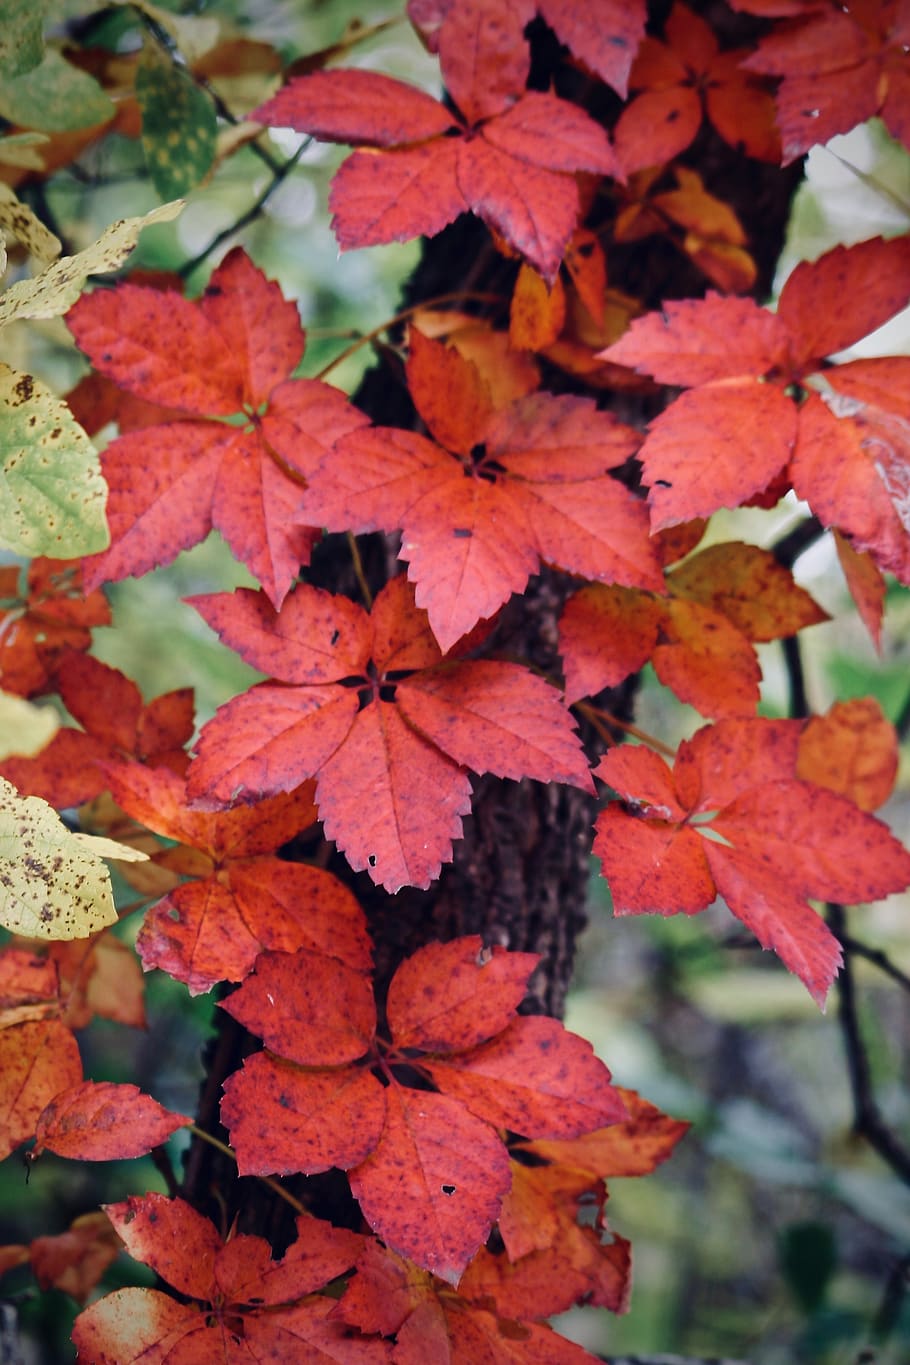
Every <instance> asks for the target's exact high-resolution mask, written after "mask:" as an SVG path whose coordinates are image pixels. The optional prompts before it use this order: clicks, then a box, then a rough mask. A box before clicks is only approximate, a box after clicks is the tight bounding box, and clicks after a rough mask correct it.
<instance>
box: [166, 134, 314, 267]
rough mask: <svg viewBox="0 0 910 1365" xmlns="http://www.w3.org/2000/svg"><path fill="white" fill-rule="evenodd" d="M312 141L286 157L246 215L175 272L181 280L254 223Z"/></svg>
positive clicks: (242, 215)
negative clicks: (223, 244)
mask: <svg viewBox="0 0 910 1365" xmlns="http://www.w3.org/2000/svg"><path fill="white" fill-rule="evenodd" d="M312 140H313V139H312V138H306V139H305V140H304V141H303V142H301V144H300V146H299V147H298V148H297V150H296V152H295V153H294V155H293V156H290V157H288V159H287V161H285V162H284V164H283V165H281V166H279V167H278V169H277V170H276V171H275V172H274V174H273V176H272V179H271V180H270V181H269V183H268V185H266V187H265V189H264V190H263V191H262V193H261V194H260V195H259V197H258V199H256V200H255V202H254V203H252V204H251V205H250V207H249V208H248V209H247V211H246V213H242V214H241V215H240V217H239V218H237V219H236V220H235V221H234V222H233V223H232V224H231V225H230V226H229V227H226V228H222V230H221V231H220V232H218V233H216V234H215V236H214V237H213V238H212V240H211V241H210V242H209V244H208V246H207V247H205V248H204V249H203V250H202V251H200V252H199V254H198V255H196V256H193V257H192V259H191V260H189V261H185V262H184V264H183V265H182V266H181V267H180V269H179V270H178V271H177V274H178V275H179V276H180V277H181V279H184V280H185V279H186V278H187V277H188V276H189V275H191V274H192V273H193V271H194V270H195V269H196V268H197V267H198V266H200V265H201V264H202V262H203V261H204V260H205V259H206V257H207V256H210V255H211V253H212V252H213V251H216V250H217V249H218V247H220V246H221V244H222V243H223V242H227V241H229V239H230V238H231V237H233V236H234V235H235V233H237V232H240V231H241V230H242V229H243V228H245V227H248V226H249V225H250V223H252V222H255V220H256V219H257V218H258V217H259V215H260V213H261V212H262V210H263V209H264V208H265V206H266V204H267V203H268V202H269V200H270V199H271V197H272V195H273V194H274V193H275V191H276V190H277V189H278V186H279V185H280V184H282V183H283V181H284V180H286V179H287V177H288V175H289V174H290V172H291V171H292V170H293V169H294V167H295V166H296V165H297V162H298V161H299V160H300V158H301V156H302V155H303V153H304V152H305V151H306V149H307V147H309V145H310V143H311V142H312Z"/></svg>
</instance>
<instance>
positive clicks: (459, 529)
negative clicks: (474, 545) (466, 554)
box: [452, 526, 474, 540]
mask: <svg viewBox="0 0 910 1365" xmlns="http://www.w3.org/2000/svg"><path fill="white" fill-rule="evenodd" d="M473 534H474V532H473V531H471V530H469V529H468V527H467V526H456V527H455V530H454V531H453V532H452V535H453V536H454V537H455V539H456V540H470V539H471V536H472V535H473Z"/></svg>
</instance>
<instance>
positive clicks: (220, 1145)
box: [187, 1123, 307, 1213]
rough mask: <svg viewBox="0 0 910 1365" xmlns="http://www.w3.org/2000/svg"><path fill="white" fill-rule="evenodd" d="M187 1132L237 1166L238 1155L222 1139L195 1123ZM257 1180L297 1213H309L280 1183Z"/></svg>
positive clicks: (266, 1177)
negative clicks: (228, 1158) (215, 1149)
mask: <svg viewBox="0 0 910 1365" xmlns="http://www.w3.org/2000/svg"><path fill="white" fill-rule="evenodd" d="M187 1130H188V1131H189V1132H190V1133H192V1134H193V1137H197V1138H200V1139H201V1140H202V1141H203V1142H207V1143H209V1144H210V1146H212V1147H215V1148H217V1149H218V1151H219V1152H221V1153H222V1154H223V1155H224V1156H226V1157H230V1159H231V1161H233V1162H234V1164H235V1165H236V1164H237V1156H236V1153H235V1152H233V1151H232V1150H231V1148H230V1147H229V1146H228V1145H227V1143H226V1142H222V1141H221V1139H220V1138H216V1137H213V1136H212V1134H211V1133H207V1132H206V1131H205V1129H204V1128H198V1127H197V1126H196V1124H195V1123H188V1124H187ZM257 1179H258V1180H261V1181H262V1184H263V1185H267V1186H268V1187H269V1189H270V1190H272V1192H273V1193H274V1194H277V1195H278V1197H279V1198H280V1199H283V1200H284V1202H285V1203H286V1204H290V1206H291V1208H292V1209H294V1211H295V1212H296V1213H306V1212H307V1210H306V1209H305V1208H304V1206H303V1205H302V1204H301V1202H300V1200H299V1199H295V1198H294V1196H293V1195H292V1194H291V1192H290V1190H286V1189H285V1188H284V1186H283V1185H282V1184H280V1182H279V1181H277V1180H275V1179H273V1178H272V1176H270V1175H260V1176H258V1177H257Z"/></svg>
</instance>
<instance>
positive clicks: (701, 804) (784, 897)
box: [595, 721, 910, 1004]
mask: <svg viewBox="0 0 910 1365" xmlns="http://www.w3.org/2000/svg"><path fill="white" fill-rule="evenodd" d="M798 731H799V727H798V726H794V724H793V723H788V722H768V721H752V722H748V721H745V722H726V723H722V724H720V725H716V726H713V727H708V728H706V729H703V730H701V731H699V733H698V735H696V736H695V739H694V740H693V741H692V742H690V743H688V744H684V745H683V746H681V749H680V754H679V757H678V758H677V763H676V771H675V774H674V778H675V781H674V785H675V789H676V793H677V794H678V797H679V804H680V806H682V807H688V810H689V814H688V815H687V816H686V817H685V818H684V819H683V820H680V819H679V807H677V808H676V809H674V808H673V807H674V805H676V803H675V802H673V803H668V804H664V805H659V806H654V807H653V810H652V809H651V808H649V807H650V796H647V795H646V800H647V801H648V805H646V806H645V807H644V809H641V807H638V809H639V810H641V815H642V816H644V819H645V820H646V821H648V822H649V823H648V824H645V823H643V820H642V818H641V817H640V816H639V818H635V816H634V815H633V813H632V812H634V811H636V807H635V806H633V807H632V812H630V813H625V812H623V811H621V810H620V809H619V808H618V807H617V806H610V807H608V808H607V810H606V811H604V812H602V813H601V815H600V817H599V818H598V821H597V835H596V838H595V851H596V852H597V853H598V854H599V856H600V857H601V858H602V859H603V863H604V872H605V875H606V876H607V877H608V879H609V880H610V885H611V890H612V892H613V898H614V908H615V910H616V912H617V913H619V914H623V913H638V912H640V911H642V910H645V909H653V910H657V911H659V912H661V913H664V914H668V913H669V914H672V913H674V912H675V911H676V910H678V909H679V908H682V909H684V910H687V911H689V912H692V911H697V910H698V909H701V908H703V907H704V906H705V905H707V904H708V903H709V902H710V900H711V899H712V895H713V889H714V887H715V886H716V889H717V891H719V892H720V894H721V895H723V896H724V898H725V900H726V901H727V904H728V906H729V907H730V909H731V910H732V911H733V913H734V914H735V915H737V916H738V917H739V918H740V919H741V920H742V921H743V922H744V923H745V924H746V925H748V927H749V928H750V929H752V930H753V932H754V933H755V934H756V937H758V939H759V941H760V942H761V943H762V945H763V946H764V947H771V948H773V949H774V950H775V951H776V952H777V953H778V954H779V956H780V957H781V958H782V960H783V961H784V962H785V964H786V965H787V966H788V967H789V968H790V970H791V971H793V972H795V973H796V974H797V975H798V976H799V977H800V978H801V979H802V980H803V981H804V982H805V984H806V986H807V987H808V988H809V991H810V993H811V994H812V996H813V998H814V999H816V1000H817V1001H818V1002H819V1004H823V1002H824V999H825V995H826V993H827V990H828V988H829V986H830V984H831V981H832V979H833V977H834V974H835V972H836V970H837V967H838V965H839V962H840V946H839V944H838V943H837V941H836V940H835V939H834V937H833V935H832V934H831V933H830V931H829V930H828V928H827V926H826V925H825V924H824V922H823V921H822V920H821V919H820V918H819V917H818V916H817V915H816V913H815V912H814V911H813V910H810V908H809V906H808V904H807V901H808V899H809V898H810V897H813V898H816V899H820V900H838V901H845V902H850V903H854V902H856V901H861V900H867V899H871V898H875V897H880V896H884V895H887V894H889V892H891V891H895V890H900V889H902V888H903V887H904V886H905V885H906V884H907V883H908V882H910V854H907V853H906V852H905V851H904V850H903V849H902V848H901V846H900V845H899V844H898V842H897V840H896V839H895V838H894V837H893V835H892V834H891V833H890V831H889V830H888V829H887V827H886V826H884V825H883V824H881V822H879V821H878V820H876V819H875V818H874V817H873V816H870V815H867V814H865V813H863V812H862V811H860V810H858V809H857V808H856V807H855V806H854V805H852V803H851V802H849V801H846V800H845V799H844V798H843V797H840V796H837V795H835V794H834V793H833V792H830V791H827V790H824V789H823V788H821V787H815V786H812V785H811V784H809V783H806V782H800V781H797V780H795V778H794V774H795V771H796V763H797V752H796V749H795V742H797V743H798ZM622 752H623V751H620V753H622ZM642 752H643V751H641V750H628V751H626V752H625V754H624V756H623V757H620V755H619V754H617V753H616V752H615V751H614V752H613V753H610V754H607V756H606V757H605V758H604V760H603V761H602V762H601V764H600V767H599V768H598V770H597V772H598V776H600V777H603V778H604V780H605V781H607V782H611V783H612V784H613V785H614V786H615V787H616V788H617V789H618V790H619V791H620V793H621V794H622V795H623V796H624V797H626V799H627V800H633V801H634V799H635V798H636V797H637V795H638V789H639V787H642V789H643V790H644V791H645V793H650V792H653V791H654V790H655V776H656V771H657V760H656V759H655V758H654V756H653V755H650V756H648V757H647V758H643V757H639V755H641V754H642ZM661 785H662V786H663V788H664V789H666V786H667V776H666V775H664V774H663V773H661ZM702 812H704V813H706V814H707V813H711V814H712V816H713V818H712V819H711V821H710V823H708V824H706V823H705V822H703V821H702V822H700V823H698V824H697V825H695V826H692V825H691V824H690V823H689V820H690V819H691V817H692V816H694V815H697V814H699V813H702ZM654 815H657V816H658V817H659V818H658V819H656V820H655V819H654V818H653V816H654ZM718 839H719V842H718Z"/></svg>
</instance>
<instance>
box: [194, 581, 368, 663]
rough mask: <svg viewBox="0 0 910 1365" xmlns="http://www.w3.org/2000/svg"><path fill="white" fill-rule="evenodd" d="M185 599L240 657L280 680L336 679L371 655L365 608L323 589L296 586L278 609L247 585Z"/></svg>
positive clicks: (364, 661)
mask: <svg viewBox="0 0 910 1365" xmlns="http://www.w3.org/2000/svg"><path fill="white" fill-rule="evenodd" d="M186 601H187V602H189V604H190V606H193V607H195V608H196V610H197V611H198V612H199V615H200V616H201V617H202V618H203V620H204V621H206V622H207V623H208V624H209V625H210V626H211V627H212V629H213V630H215V631H217V632H218V635H219V637H220V638H221V639H222V640H223V641H224V643H225V644H226V645H228V646H230V648H231V649H233V650H235V651H236V653H238V654H239V655H240V657H241V658H242V659H245V660H246V662H247V663H249V664H252V665H253V667H254V668H259V669H261V670H262V671H263V672H264V673H271V675H272V676H273V677H275V678H280V679H281V681H282V682H289V683H332V682H337V681H338V680H339V679H340V678H347V677H349V676H350V675H352V674H358V673H361V672H362V671H363V669H364V668H365V666H366V663H367V660H368V659H369V657H370V655H369V649H370V626H369V620H368V618H367V615H366V613H365V612H364V610H363V608H362V607H358V606H357V604H356V602H352V601H351V600H350V599H349V598H347V597H342V596H336V595H334V594H332V593H330V592H324V591H323V590H322V589H321V588H312V587H310V586H305V587H298V588H297V589H296V591H295V592H293V593H292V594H291V596H290V597H289V598H288V601H287V603H286V604H285V606H284V607H283V608H282V610H281V611H280V612H279V611H277V610H276V609H275V608H274V607H273V606H272V604H271V603H270V602H269V601H268V600H267V599H266V597H265V594H263V593H261V592H259V593H257V592H253V591H252V590H251V589H250V588H237V589H235V591H234V592H232V593H226V592H224V593H212V594H210V595H208V596H204V597H188V598H186Z"/></svg>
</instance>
